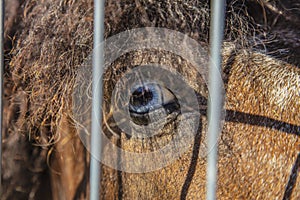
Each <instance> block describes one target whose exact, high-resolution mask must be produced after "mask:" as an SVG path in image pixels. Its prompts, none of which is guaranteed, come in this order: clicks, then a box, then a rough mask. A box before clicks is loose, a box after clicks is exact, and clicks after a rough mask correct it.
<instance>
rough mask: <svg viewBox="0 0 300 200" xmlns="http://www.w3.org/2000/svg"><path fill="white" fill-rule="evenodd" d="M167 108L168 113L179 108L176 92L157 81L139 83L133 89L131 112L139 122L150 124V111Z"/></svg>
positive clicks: (130, 104) (130, 103)
mask: <svg viewBox="0 0 300 200" xmlns="http://www.w3.org/2000/svg"><path fill="white" fill-rule="evenodd" d="M157 109H165V111H166V113H167V114H170V113H172V112H173V111H175V110H178V109H179V104H178V102H177V99H176V97H175V96H174V94H173V93H172V92H171V91H169V90H168V89H167V88H165V87H162V86H160V85H159V84H156V83H147V84H143V85H139V86H137V87H134V88H133V89H132V93H131V97H130V101H129V112H130V114H131V117H132V118H133V119H134V121H135V122H137V124H142V125H146V124H149V116H148V113H150V112H154V111H155V110H157Z"/></svg>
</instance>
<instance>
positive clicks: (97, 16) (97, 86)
mask: <svg viewBox="0 0 300 200" xmlns="http://www.w3.org/2000/svg"><path fill="white" fill-rule="evenodd" d="M104 6H105V1H104V0H94V47H93V84H92V85H93V99H92V104H93V105H92V129H91V163H90V199H91V200H98V199H99V197H100V174H101V171H100V170H101V167H100V160H101V159H100V158H101V142H102V140H101V128H102V113H101V107H102V78H101V76H102V74H103V65H104V56H103V52H104V51H103V46H100V44H101V42H102V41H103V39H104Z"/></svg>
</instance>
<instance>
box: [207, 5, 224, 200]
mask: <svg viewBox="0 0 300 200" xmlns="http://www.w3.org/2000/svg"><path fill="white" fill-rule="evenodd" d="M224 17H225V0H211V22H210V37H209V39H210V41H209V42H210V66H209V86H208V87H209V94H210V101H209V108H208V109H209V110H208V113H209V126H208V149H209V150H210V152H209V154H208V159H207V196H206V198H207V199H208V200H215V199H216V190H217V173H218V166H217V164H218V136H219V132H220V118H221V106H222V99H223V97H222V94H221V87H220V86H221V81H222V80H221V76H220V72H221V60H222V57H221V46H222V40H223V31H224V19H225V18H224Z"/></svg>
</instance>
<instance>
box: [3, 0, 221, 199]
mask: <svg viewBox="0 0 300 200" xmlns="http://www.w3.org/2000/svg"><path fill="white" fill-rule="evenodd" d="M104 6H105V1H104V0H94V51H93V101H92V102H93V105H92V133H91V164H90V199H91V200H98V199H99V193H100V191H99V190H100V174H101V172H100V169H101V168H100V162H99V161H98V159H97V157H98V158H100V156H101V145H100V144H101V134H99V133H100V132H101V121H102V120H101V119H102V118H101V117H102V113H101V105H102V87H101V86H100V87H97V81H98V80H99V77H101V74H102V72H103V64H104V63H103V49H102V48H98V47H99V45H100V43H101V42H102V41H103V39H104ZM211 7H212V13H211V16H212V17H211V28H210V30H211V32H210V45H211V51H210V52H211V62H210V63H211V64H210V76H209V77H210V85H209V88H211V89H210V91H213V92H212V93H211V94H210V97H211V101H210V103H209V121H210V123H209V133H208V134H209V146H208V148H209V149H212V151H211V152H210V153H209V154H208V165H207V199H209V200H213V199H216V180H217V159H218V156H217V152H218V148H217V145H215V144H216V143H217V138H218V135H219V126H220V114H221V104H222V102H221V100H222V97H221V94H220V91H219V90H218V89H217V88H219V87H218V85H219V84H220V81H221V80H220V79H219V77H218V73H219V69H220V64H221V56H220V49H221V41H222V38H223V27H224V8H225V1H224V0H221V1H218V0H212V1H211ZM0 12H1V19H0V20H1V22H0V34H1V37H0V44H1V52H0V53H1V55H0V70H1V71H0V73H1V74H0V83H1V87H0V95H1V102H0V121H1V122H2V121H3V120H2V114H3V111H2V106H3V103H2V97H3V70H4V52H3V38H4V0H2V1H1V5H0ZM213 66H217V67H213ZM212 88H213V89H212ZM213 122H214V123H213ZM0 133H1V134H0V141H2V136H1V135H2V123H0ZM1 144H2V142H0V154H1V149H2V146H1ZM93 155H97V156H95V157H94V156H93ZM1 157H2V156H0V159H1ZM0 163H1V160H0ZM0 174H1V165H0ZM0 188H1V180H0Z"/></svg>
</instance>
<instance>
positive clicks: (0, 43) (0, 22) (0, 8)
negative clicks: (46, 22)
mask: <svg viewBox="0 0 300 200" xmlns="http://www.w3.org/2000/svg"><path fill="white" fill-rule="evenodd" d="M4 13H5V4H4V0H1V2H0V15H1V19H0V34H1V36H0V49H1V50H0V54H1V55H0V196H1V194H2V179H1V178H2V121H3V78H4V77H3V74H4Z"/></svg>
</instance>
